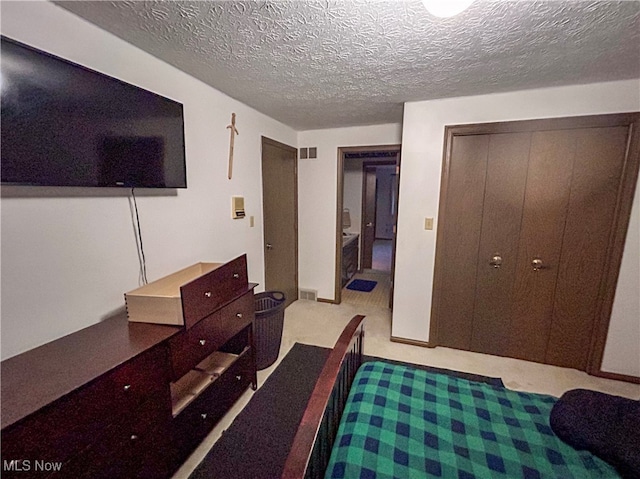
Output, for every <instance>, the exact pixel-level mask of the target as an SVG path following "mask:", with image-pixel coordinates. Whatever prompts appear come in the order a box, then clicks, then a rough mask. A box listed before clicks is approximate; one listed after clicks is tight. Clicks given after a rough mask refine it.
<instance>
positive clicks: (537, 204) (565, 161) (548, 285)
mask: <svg viewBox="0 0 640 479" xmlns="http://www.w3.org/2000/svg"><path fill="white" fill-rule="evenodd" d="M577 134H578V133H577V132H576V131H571V130H569V131H564V130H558V131H543V132H534V133H533V134H532V137H531V153H530V155H529V167H528V173H527V186H526V193H525V198H524V208H523V215H522V230H521V231H520V235H519V236H520V240H519V247H518V258H517V266H516V271H517V273H516V277H515V282H514V284H513V302H512V305H511V308H512V309H511V313H510V317H511V319H510V323H508V324H507V325H505V326H506V328H507V329H508V331H507V335H508V338H509V341H508V346H509V347H508V349H507V355H508V356H511V357H514V358H520V359H527V360H530V361H538V362H544V359H545V355H546V348H547V343H548V339H549V331H550V328H551V320H552V313H553V303H554V295H555V292H556V278H557V276H558V264H559V261H560V252H561V250H562V241H563V234H564V228H565V223H566V218H567V209H568V205H569V197H570V194H571V179H572V175H573V168H574V160H575V156H576V138H577ZM534 262H535V263H534Z"/></svg>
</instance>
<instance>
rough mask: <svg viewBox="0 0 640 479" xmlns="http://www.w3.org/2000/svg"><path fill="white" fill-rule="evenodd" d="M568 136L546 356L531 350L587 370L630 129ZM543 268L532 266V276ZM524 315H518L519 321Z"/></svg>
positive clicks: (546, 359) (557, 362)
mask: <svg viewBox="0 0 640 479" xmlns="http://www.w3.org/2000/svg"><path fill="white" fill-rule="evenodd" d="M566 134H567V136H568V137H569V138H571V139H572V140H573V141H574V142H575V143H574V154H573V171H572V176H571V187H570V193H569V197H568V201H567V204H566V213H565V215H564V229H563V231H562V239H561V250H560V253H559V259H558V263H557V264H556V265H555V268H554V269H555V271H556V275H555V276H556V277H555V291H554V296H553V307H552V312H551V314H550V319H547V320H546V322H545V324H544V327H545V328H546V329H544V330H543V331H544V332H545V333H546V349H545V352H544V356H543V357H542V359H539V358H540V357H541V356H540V354H541V353H542V347H541V348H540V350H534V351H532V354H533V355H534V358H535V359H534V360H535V361H541V362H544V363H547V364H554V365H556V366H563V367H571V368H576V369H581V370H585V369H586V367H587V361H588V357H589V352H590V348H591V341H592V336H593V329H594V326H595V322H596V317H597V315H598V308H599V301H600V288H601V284H602V281H603V277H604V274H605V271H604V269H605V264H606V262H607V257H608V255H609V252H610V248H611V238H612V236H613V228H614V227H615V217H616V208H617V205H618V195H619V192H620V188H621V184H622V171H623V163H624V159H625V153H626V149H627V141H628V137H629V128H628V127H609V128H584V129H579V130H572V131H570V132H566ZM541 259H542V261H543V263H542V264H543V266H544V258H541ZM550 266H552V267H553V266H554V265H553V264H551V265H550ZM544 272H545V270H544V269H540V270H539V271H534V270H533V268H532V267H531V269H530V270H529V273H530V276H531V275H533V276H535V275H536V274H537V273H544ZM520 317H521V316H519V315H515V314H514V319H516V320H519V318H520ZM520 324H521V323H520ZM547 324H548V326H547ZM541 326H542V325H541ZM540 332H542V331H540ZM538 342H540V343H541V344H542V343H543V342H544V341H535V343H538ZM525 343H527V341H523V342H522V343H520V344H517V347H515V348H513V350H514V351H518V350H520V348H519V346H521V345H522V346H524V344H525ZM529 344H531V343H529ZM529 359H531V358H529Z"/></svg>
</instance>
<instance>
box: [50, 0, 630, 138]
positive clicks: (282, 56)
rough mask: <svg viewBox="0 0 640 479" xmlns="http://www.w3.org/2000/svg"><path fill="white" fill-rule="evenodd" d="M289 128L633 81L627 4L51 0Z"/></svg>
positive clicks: (365, 121) (391, 117)
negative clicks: (436, 10) (450, 102)
mask: <svg viewBox="0 0 640 479" xmlns="http://www.w3.org/2000/svg"><path fill="white" fill-rule="evenodd" d="M56 4H57V5H60V6H61V7H63V8H65V9H67V10H70V11H71V12H73V13H75V14H77V15H79V16H81V17H83V18H85V19H86V20H88V21H90V22H92V23H94V24H96V25H98V26H99V27H101V28H103V29H105V30H107V31H109V32H112V33H113V34H115V35H117V36H118V37H120V38H123V39H124V40H126V41H128V42H129V43H132V44H133V45H136V46H138V47H139V48H141V49H142V50H145V51H147V52H149V53H151V54H152V55H155V56H156V57H158V58H161V59H162V60H164V61H166V62H168V63H170V64H172V65H174V66H176V67H177V68H179V69H181V70H183V71H185V72H187V73H189V74H190V75H192V76H194V77H196V78H199V79H200V80H202V81H203V82H205V83H208V84H209V85H211V86H213V87H215V88H217V89H218V90H221V91H223V92H224V93H226V94H228V95H229V96H231V97H233V98H236V99H238V100H240V101H242V102H243V103H245V104H247V105H250V106H252V107H254V108H255V109H257V110H259V111H261V112H263V113H265V114H267V115H269V116H270V117H272V118H275V119H277V120H279V121H281V122H283V123H285V124H287V125H290V126H291V127H293V128H294V129H296V130H307V129H315V128H330V127H343V126H354V125H369V124H376V123H388V122H400V121H401V120H402V105H403V103H404V102H406V101H414V100H429V99H435V98H445V97H454V96H466V95H476V94H483V93H491V92H503V91H510V90H519V89H527V88H537V87H547V86H557V85H565V84H576V83H591V82H597V81H609V80H619V79H629V78H638V77H640V2H639V1H635V0H634V1H622V2H611V1H586V0H585V1H579V0H573V1H540V0H536V1H534V0H521V1H504V0H503V1H487V0H477V1H476V3H474V4H473V5H472V6H471V7H470V8H469V9H468V10H467V11H465V12H464V13H462V14H461V15H459V16H457V17H454V18H450V19H436V18H435V17H432V16H430V15H429V14H428V13H427V12H426V10H425V8H424V6H423V4H422V2H421V1H420V0H322V1H321V0H297V1H296V0H294V1H283V0H271V1H264V0H260V1H224V2H221V1H198V2H183V1H117V2H106V1H63V2H56Z"/></svg>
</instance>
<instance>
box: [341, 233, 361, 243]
mask: <svg viewBox="0 0 640 479" xmlns="http://www.w3.org/2000/svg"><path fill="white" fill-rule="evenodd" d="M358 236H359V234H358V233H344V232H343V233H342V246H345V245H347V244H349V243H351V242H352V241H354V240H355V239H356V238H358Z"/></svg>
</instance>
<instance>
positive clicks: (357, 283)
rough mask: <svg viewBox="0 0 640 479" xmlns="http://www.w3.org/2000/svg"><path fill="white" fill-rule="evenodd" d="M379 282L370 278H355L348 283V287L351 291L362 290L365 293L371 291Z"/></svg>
mask: <svg viewBox="0 0 640 479" xmlns="http://www.w3.org/2000/svg"><path fill="white" fill-rule="evenodd" d="M376 284H378V282H377V281H369V280H368V279H354V280H353V281H351V283H349V284H348V285H347V289H350V290H351V291H362V292H363V293H370V292H371V291H373V288H375V287H376Z"/></svg>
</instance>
